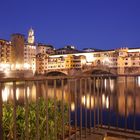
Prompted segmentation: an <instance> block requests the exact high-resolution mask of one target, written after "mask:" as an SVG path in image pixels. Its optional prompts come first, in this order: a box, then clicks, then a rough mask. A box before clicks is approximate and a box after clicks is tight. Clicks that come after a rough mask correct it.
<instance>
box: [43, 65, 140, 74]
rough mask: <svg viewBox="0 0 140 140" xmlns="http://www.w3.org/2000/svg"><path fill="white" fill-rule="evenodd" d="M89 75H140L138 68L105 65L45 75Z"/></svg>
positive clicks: (53, 71) (56, 71)
mask: <svg viewBox="0 0 140 140" xmlns="http://www.w3.org/2000/svg"><path fill="white" fill-rule="evenodd" d="M82 74H84V75H90V74H113V75H116V74H118V75H121V74H128V75H129V74H140V68H133V67H127V68H124V67H123V68H119V67H108V66H105V65H99V66H87V67H84V68H82V69H57V70H50V71H47V72H46V74H45V75H50V76H57V75H69V76H72V75H82Z"/></svg>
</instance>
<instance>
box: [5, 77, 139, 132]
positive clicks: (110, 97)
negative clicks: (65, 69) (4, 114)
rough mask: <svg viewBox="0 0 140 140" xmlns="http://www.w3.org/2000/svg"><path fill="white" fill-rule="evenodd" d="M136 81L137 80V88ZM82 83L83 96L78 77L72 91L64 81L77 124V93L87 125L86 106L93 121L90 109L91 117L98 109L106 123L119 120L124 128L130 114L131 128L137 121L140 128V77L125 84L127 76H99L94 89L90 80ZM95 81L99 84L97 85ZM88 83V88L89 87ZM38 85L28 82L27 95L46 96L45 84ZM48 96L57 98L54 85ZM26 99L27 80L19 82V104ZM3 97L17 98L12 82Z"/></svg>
mask: <svg viewBox="0 0 140 140" xmlns="http://www.w3.org/2000/svg"><path fill="white" fill-rule="evenodd" d="M135 81H137V82H136V88H135ZM82 82H83V83H82V96H81V97H80V96H79V95H80V84H79V81H76V82H75V81H74V80H71V81H70V90H69V89H68V83H67V82H66V83H65V84H64V100H65V101H66V102H68V99H69V98H71V112H72V113H71V119H72V123H74V114H75V95H76V97H77V100H76V102H77V105H78V106H77V107H76V109H77V113H78V118H80V113H79V110H80V107H79V104H80V101H81V103H82V110H83V125H84V124H85V114H84V113H85V108H86V110H87V116H88V117H87V119H88V121H87V122H89V113H90V112H89V109H90V108H91V109H92V111H91V117H92V118H94V112H96V118H97V115H99V118H101V115H102V124H104V125H106V124H108V122H109V123H110V125H111V126H116V122H118V126H119V127H120V128H124V127H125V115H126V117H127V127H128V129H133V123H134V122H135V124H136V129H137V130H140V77H137V80H136V79H134V78H130V79H127V85H126V84H125V82H124V79H121V80H120V79H106V78H104V79H103V80H102V81H101V80H99V79H98V80H97V79H96V82H94V81H93V80H92V81H91V85H92V86H91V89H90V87H89V81H87V85H86V84H85V81H84V80H83V81H82ZM94 83H95V86H93V85H94ZM85 86H86V87H87V88H86V89H85ZM38 88H39V89H37V87H36V85H35V84H34V83H33V82H28V84H27V96H28V99H29V101H35V100H36V94H38V96H39V97H45V94H46V92H45V85H44V84H43V83H41V82H40V83H39V86H38ZM37 91H38V92H37ZM90 91H91V92H90ZM85 92H86V94H85ZM90 93H91V94H90ZM90 95H91V96H90ZM48 96H49V98H54V86H53V85H51V84H50V85H49V86H48ZM56 97H57V99H58V100H61V99H62V88H61V86H60V85H57V86H56ZM24 98H25V89H24V82H17V83H16V103H17V104H19V105H22V104H23V103H24ZM2 99H3V102H9V101H12V100H13V85H12V83H6V84H4V85H3V87H2ZM90 100H91V104H90ZM97 107H99V108H97ZM94 108H95V109H96V111H94ZM125 108H126V110H125ZM134 110H135V111H134ZM109 114H110V115H109ZM134 114H135V117H134ZM78 120H79V119H78ZM93 123H94V121H93V119H92V125H93ZM100 123H101V120H100ZM78 124H79V122H78Z"/></svg>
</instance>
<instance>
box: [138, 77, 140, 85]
mask: <svg viewBox="0 0 140 140" xmlns="http://www.w3.org/2000/svg"><path fill="white" fill-rule="evenodd" d="M138 85H139V86H140V76H138Z"/></svg>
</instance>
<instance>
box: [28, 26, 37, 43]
mask: <svg viewBox="0 0 140 140" xmlns="http://www.w3.org/2000/svg"><path fill="white" fill-rule="evenodd" d="M34 41H35V37H34V30H33V29H32V28H30V30H29V32H28V43H30V44H34Z"/></svg>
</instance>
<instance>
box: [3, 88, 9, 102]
mask: <svg viewBox="0 0 140 140" xmlns="http://www.w3.org/2000/svg"><path fill="white" fill-rule="evenodd" d="M9 94H10V91H9V89H8V88H7V87H5V88H4V89H3V90H2V100H3V102H7V100H8V97H9Z"/></svg>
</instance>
